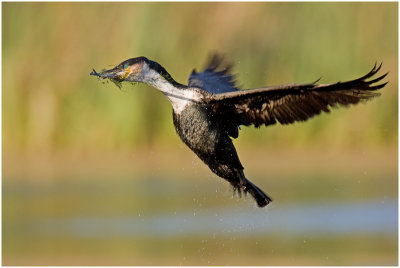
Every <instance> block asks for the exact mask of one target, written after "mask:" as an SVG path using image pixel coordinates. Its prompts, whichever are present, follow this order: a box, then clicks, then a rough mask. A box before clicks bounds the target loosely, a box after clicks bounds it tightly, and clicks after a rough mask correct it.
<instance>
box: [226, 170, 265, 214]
mask: <svg viewBox="0 0 400 268" xmlns="http://www.w3.org/2000/svg"><path fill="white" fill-rule="evenodd" d="M240 177H241V182H240V184H239V185H234V186H233V189H234V191H236V190H237V191H238V194H239V196H240V195H241V190H243V191H244V192H245V193H246V194H247V193H250V194H251V196H252V197H253V198H254V199H255V200H256V202H257V205H258V206H259V207H265V206H266V205H268V204H269V203H270V202H271V201H272V199H271V198H270V197H269V196H268V195H266V194H265V193H264V192H263V191H262V190H261V189H260V188H258V187H257V186H255V185H254V184H253V183H252V182H251V181H249V180H248V179H246V177H245V176H244V174H243V172H241V176H240Z"/></svg>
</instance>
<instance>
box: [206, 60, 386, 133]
mask: <svg viewBox="0 0 400 268" xmlns="http://www.w3.org/2000/svg"><path fill="white" fill-rule="evenodd" d="M381 65H382V64H381ZM381 65H380V66H378V67H377V66H376V64H375V66H374V68H373V69H372V70H371V71H370V72H369V73H368V74H366V75H365V76H363V77H360V78H358V79H355V80H351V81H347V82H338V83H335V84H320V85H318V84H316V82H317V81H316V82H314V83H310V84H289V85H281V86H272V87H266V88H259V89H251V90H240V91H236V92H228V93H223V94H215V95H212V96H211V97H210V98H209V100H208V102H209V103H215V102H219V104H220V106H221V107H223V110H221V112H222V113H226V112H229V115H228V114H225V115H224V117H226V118H229V120H232V121H233V122H235V123H236V124H237V125H251V124H254V125H255V126H256V127H259V126H260V125H262V124H265V125H266V126H267V125H272V124H275V123H276V122H277V121H278V122H279V123H281V124H291V123H293V122H296V121H306V120H307V119H309V118H311V117H313V116H315V115H318V114H320V113H321V112H322V111H323V112H327V113H328V112H329V111H330V108H336V107H337V106H348V105H350V104H357V103H359V102H362V101H366V100H368V99H371V98H373V97H376V96H379V95H380V94H379V93H378V92H376V91H377V90H378V89H380V88H383V87H384V86H385V85H386V84H387V82H386V83H382V84H378V85H374V84H375V83H377V82H379V81H380V80H382V79H383V78H384V77H385V76H386V75H387V73H386V74H384V75H382V76H380V77H378V78H375V79H372V80H369V79H371V78H372V77H373V76H374V75H375V74H376V73H377V72H378V71H379V69H380V68H381ZM367 80H369V81H367ZM221 104H222V105H221Z"/></svg>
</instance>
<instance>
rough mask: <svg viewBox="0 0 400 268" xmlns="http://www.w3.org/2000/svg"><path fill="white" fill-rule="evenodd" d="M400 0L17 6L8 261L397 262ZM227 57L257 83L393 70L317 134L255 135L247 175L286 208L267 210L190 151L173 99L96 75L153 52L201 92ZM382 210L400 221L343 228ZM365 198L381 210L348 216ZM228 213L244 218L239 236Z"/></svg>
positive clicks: (244, 80)
mask: <svg viewBox="0 0 400 268" xmlns="http://www.w3.org/2000/svg"><path fill="white" fill-rule="evenodd" d="M397 5H398V4H397V3H394V2H392V3H372V2H369V3H361V2H359V3H49V2H48V3H11V2H7V3H4V2H3V3H2V127H3V131H2V159H3V160H2V165H3V170H2V178H3V180H2V194H3V195H2V196H3V197H2V211H3V212H2V213H3V214H2V215H3V225H2V226H3V229H2V232H3V238H2V242H3V244H2V250H3V252H2V254H3V258H2V261H3V264H4V265H96V264H97V265H101V264H106V265H146V264H151V265H180V264H182V265H209V264H213V265H229V264H230V265H235V264H241V265H365V264H372V265H385V264H389V265H396V264H397V198H398V193H397V189H398V187H397V185H398V182H397V172H398V167H397V163H398V159H397V157H398V156H397V145H398V140H397V137H398V132H397V130H398V90H397V88H398V76H397V74H398V50H397V49H398V27H397V26H398V13H397V10H398V6H397ZM215 50H216V51H219V52H221V53H224V54H225V55H227V57H228V59H229V60H231V61H232V62H233V63H234V64H235V72H237V73H238V74H240V75H239V76H238V84H240V85H241V86H242V88H254V87H260V86H264V85H274V84H282V83H288V82H296V83H303V82H311V81H315V80H316V79H317V78H319V77H321V76H322V83H330V82H336V81H339V80H342V81H343V80H348V79H354V78H357V77H360V76H361V75H364V74H365V73H367V72H368V71H369V70H370V69H371V68H372V67H373V64H374V63H375V62H376V61H377V62H381V61H382V62H383V67H382V73H383V72H386V71H389V72H390V73H389V75H388V76H387V78H386V79H387V80H388V81H389V84H388V85H387V86H386V87H385V88H384V89H383V90H382V96H380V97H379V98H376V99H374V100H373V101H370V102H368V103H367V104H365V105H358V106H357V107H351V108H350V109H339V110H335V111H333V112H332V113H331V114H329V115H321V116H319V117H318V118H315V119H312V120H310V121H309V122H307V123H303V124H300V123H298V124H294V125H291V126H284V127H283V126H273V127H269V128H265V127H264V128H261V129H254V128H247V127H243V129H242V131H241V134H240V137H239V138H238V139H237V140H236V141H235V144H236V146H237V149H238V153H239V155H240V157H241V160H242V163H243V165H244V166H245V168H246V174H247V177H248V178H250V179H251V180H252V181H253V182H254V183H255V184H257V185H259V186H260V187H261V188H263V189H264V190H265V191H266V192H267V193H269V194H270V195H271V196H272V197H273V198H274V200H275V201H274V202H273V203H272V204H271V206H269V207H268V208H267V209H258V208H256V207H255V205H254V202H253V200H251V198H246V199H244V198H242V199H238V198H236V197H235V198H230V197H231V195H232V192H231V189H230V186H229V185H228V184H227V183H225V182H224V181H222V180H221V179H219V178H217V177H216V176H215V175H213V174H212V173H211V171H209V170H208V168H207V167H205V166H204V164H203V163H201V162H200V161H199V160H198V159H197V158H196V157H195V155H194V154H193V153H192V152H190V150H189V149H188V148H186V147H185V146H184V145H183V143H181V141H180V140H179V138H178V137H177V135H176V134H175V130H174V128H173V125H172V118H171V113H172V112H171V110H172V108H171V106H170V104H169V103H168V101H167V99H166V98H165V97H163V96H162V94H161V93H159V92H157V91H156V90H155V89H152V88H150V87H148V86H146V85H138V86H135V87H132V86H130V85H126V86H124V87H123V88H122V91H121V90H119V89H118V88H117V87H116V86H114V85H113V84H112V83H101V82H100V81H98V80H97V79H95V78H94V77H90V76H89V73H90V71H91V69H92V68H95V69H96V70H98V69H102V68H109V67H111V66H113V65H116V64H118V63H120V62H121V61H123V60H125V59H128V58H132V57H137V56H146V57H148V58H149V59H152V60H154V61H157V62H159V63H160V64H161V65H163V66H164V67H165V68H166V69H167V70H168V71H169V72H170V74H171V75H172V76H173V77H174V78H175V80H177V81H178V82H181V83H186V81H187V77H188V76H189V74H190V73H191V71H192V69H193V68H197V70H199V69H201V67H202V66H203V64H204V62H205V60H206V58H207V56H208V54H209V53H210V51H215ZM375 203H378V204H381V205H382V206H383V207H382V208H381V207H379V208H377V209H376V211H378V210H379V211H386V210H385V209H389V211H388V213H387V214H385V216H386V217H387V218H383V219H384V220H386V219H387V222H389V223H390V224H392V225H390V226H389V227H387V226H386V225H384V226H383V225H381V223H380V222H377V223H376V224H375V225H373V223H374V221H373V218H374V214H372V216H371V218H368V219H370V220H371V222H370V225H368V226H370V227H371V226H373V228H372V227H371V228H369V229H368V228H363V227H362V224H361V225H360V228H359V230H358V231H354V230H353V231H351V230H350V229H348V230H347V229H346V230H344V231H341V230H342V229H340V228H339V229H338V226H341V225H344V226H349V225H351V223H357V222H358V220H362V219H364V218H362V217H363V215H367V214H371V213H369V212H370V210H369V209H373V208H375V207H374V206H373V205H371V204H375ZM332 204H338V206H339V207H333V208H332V207H330V206H331V205H332ZM352 204H353V205H354V204H363V205H362V208H364V209H365V211H364V212H365V213H364V214H362V212H360V211H358V212H359V213H361V214H355V215H359V216H360V217H359V218H357V217H356V216H353V217H351V216H350V217H345V215H347V214H346V213H345V211H344V210H343V209H344V208H345V207H351V205H352ZM321 206H322V207H321ZM371 206H372V207H371ZM310 208H315V209H317V208H319V209H320V210H318V209H317V210H316V212H310ZM327 208H329V209H332V211H336V210H335V209H338V210H339V212H340V213H339V212H338V215H342V216H343V217H338V218H335V219H334V220H332V222H333V223H335V224H333V225H334V226H335V227H332V226H330V225H329V224H324V222H327V223H328V220H327V219H325V218H322V216H321V217H319V216H318V215H320V214H319V212H321V211H328V213H330V212H329V211H330V210H327ZM284 211H287V213H285V214H290V215H292V217H294V218H289V219H286V218H285V217H284V216H283V215H285V214H284V213H283V212H284ZM295 211H296V212H304V213H299V215H298V214H297V213H294V212H295ZM374 211H375V210H374ZM376 211H375V212H376ZM367 212H368V213H367ZM375 212H373V213H375ZM224 213H228V214H224ZM229 213H231V214H232V215H236V216H234V217H233V218H234V219H238V218H241V219H243V222H235V221H233V222H232V220H231V221H230V222H229V224H230V225H229V224H228V225H227V226H228V227H226V228H228V229H224V227H222V226H225V225H224V224H222V222H224V221H225V222H226V221H228V220H229V219H231V218H230V216H229V215H231V214H229ZM246 213H251V216H248V215H247V214H246ZM274 213H275V214H274ZM307 213H309V214H307ZM350 214H351V213H350ZM246 215H247V216H246ZM260 215H261V216H260ZM311 215H314V216H315V218H309V219H308V220H309V221H310V222H306V223H305V225H304V226H303V227H301V224H300V226H299V227H298V229H296V228H295V229H293V230H291V229H290V228H289V225H286V224H288V222H289V221H292V222H296V221H300V222H301V221H302V220H305V218H307V217H308V216H311ZM321 215H324V214H323V213H322V214H321ZM377 216H382V215H380V214H379V215H377ZM246 219H248V221H249V222H246ZM252 219H254V221H255V222H250V221H251V220H252ZM275 220H276V221H277V222H276V224H277V225H279V226H281V227H280V229H273V226H274V225H273V224H274V221H275ZM171 221H172V222H171ZM203 221H204V222H205V223H207V224H209V225H210V226H214V227H215V226H220V227H221V228H220V229H218V228H217V229H213V228H208V227H207V226H208V225H207V224H203V225H202V226H200V227H202V228H200V227H199V228H200V229H196V228H197V227H196V228H195V226H197V225H196V224H198V223H199V222H200V223H202V222H203ZM315 221H317V222H320V223H321V226H320V227H321V228H322V227H324V228H322V229H321V231H320V232H308V231H307V228H306V226H312V223H313V222H315ZM259 222H264V223H265V226H264V225H262V226H261V227H260V226H258V225H257V224H258V223H259ZM156 223H158V224H161V226H162V227H160V226H159V225H157V224H156ZM163 223H165V224H163ZM336 223H337V224H336ZM141 224H143V225H141ZM221 224H222V225H221ZM268 224H270V225H268ZM166 226H170V227H171V226H172V227H171V228H170V229H168V228H166ZM173 226H175V227H176V228H177V229H174V228H173ZM229 226H231V227H232V228H233V230H234V231H232V230H231V229H229ZM257 226H258V227H257ZM285 226H286V227H287V229H285ZM393 226H395V227H393ZM178 227H179V228H178ZM244 227H245V228H244ZM330 228H333V229H330ZM349 228H350V227H349ZM374 228H375V229H374ZM193 229H195V231H193ZM91 230H92V231H93V230H97V232H91ZM277 230H278V231H277ZM349 230H350V231H349ZM385 230H386V231H385ZM388 230H389V231H388Z"/></svg>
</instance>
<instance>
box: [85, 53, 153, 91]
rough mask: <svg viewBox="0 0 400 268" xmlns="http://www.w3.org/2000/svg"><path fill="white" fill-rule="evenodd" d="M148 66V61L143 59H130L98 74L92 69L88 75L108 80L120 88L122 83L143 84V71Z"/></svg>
mask: <svg viewBox="0 0 400 268" xmlns="http://www.w3.org/2000/svg"><path fill="white" fill-rule="evenodd" d="M149 64H150V60H148V59H147V58H145V57H138V58H132V59H129V60H126V61H123V62H121V63H120V64H118V65H117V66H115V67H114V68H112V69H109V70H103V71H102V72H100V73H98V72H96V71H95V70H94V69H93V71H92V72H91V73H90V75H94V76H98V77H99V78H101V79H110V80H111V81H112V82H114V83H115V84H116V85H117V86H119V87H120V86H121V83H122V82H145V70H147V69H148V66H149Z"/></svg>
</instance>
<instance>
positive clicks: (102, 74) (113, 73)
mask: <svg viewBox="0 0 400 268" xmlns="http://www.w3.org/2000/svg"><path fill="white" fill-rule="evenodd" d="M118 72H119V70H117V69H115V68H114V69H110V70H105V71H102V72H100V73H98V72H96V70H95V69H93V71H92V72H91V73H90V75H94V76H98V77H99V78H102V79H105V78H109V79H113V78H115V76H116V74H117V73H118Z"/></svg>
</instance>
